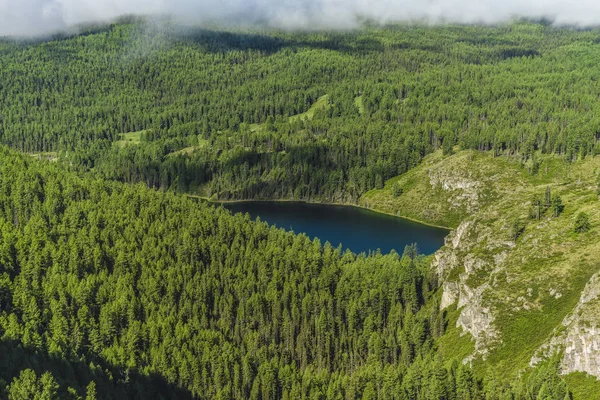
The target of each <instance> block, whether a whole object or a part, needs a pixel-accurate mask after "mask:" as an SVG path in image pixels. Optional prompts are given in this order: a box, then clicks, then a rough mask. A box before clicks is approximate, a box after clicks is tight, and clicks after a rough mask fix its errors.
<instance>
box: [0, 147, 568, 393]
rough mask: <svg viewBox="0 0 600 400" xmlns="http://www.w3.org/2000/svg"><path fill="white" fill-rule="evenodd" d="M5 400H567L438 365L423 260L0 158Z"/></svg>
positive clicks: (548, 388) (438, 323) (0, 340)
mask: <svg viewBox="0 0 600 400" xmlns="http://www.w3.org/2000/svg"><path fill="white" fill-rule="evenodd" d="M0 237H1V238H2V240H1V241H0V244H1V248H0V260H1V264H0V265H1V267H2V268H1V270H0V306H1V307H0V310H1V313H0V347H1V348H2V357H1V358H0V379H1V380H0V388H2V387H4V392H1V393H2V397H7V398H9V399H53V398H70V399H79V398H81V399H84V398H85V399H86V400H91V399H120V398H140V399H142V398H143V399H147V398H201V399H233V398H249V399H264V400H266V399H280V398H281V399H338V398H346V399H376V398H381V399H484V398H485V399H508V398H523V399H525V398H533V397H531V396H542V397H539V398H544V399H546V398H551V399H560V400H563V399H565V398H569V392H568V388H567V386H566V384H565V383H564V381H562V380H561V379H560V378H559V377H558V375H557V368H558V367H557V364H555V363H552V362H549V363H547V364H544V365H542V366H541V367H538V368H536V369H535V370H534V371H532V372H531V373H530V374H528V375H526V376H523V377H522V378H521V379H520V380H518V381H512V382H506V381H503V380H501V379H499V378H498V377H496V376H494V375H489V376H485V377H477V376H475V374H474V373H473V371H472V370H471V368H470V367H469V366H468V365H463V364H462V363H460V362H459V361H458V360H445V359H443V358H442V356H441V355H440V354H439V352H438V351H437V344H436V341H437V339H438V338H439V337H440V336H441V335H442V334H443V333H444V332H445V329H446V327H447V318H446V315H445V313H444V312H441V311H440V309H439V295H438V291H437V289H438V286H439V283H438V281H437V278H436V275H435V273H434V272H432V271H431V270H430V269H429V263H428V261H429V260H428V258H427V257H424V256H421V255H419V254H418V251H417V250H416V247H414V246H408V247H407V248H406V249H405V250H404V253H403V254H402V255H399V254H397V253H395V252H392V253H391V254H389V255H381V254H380V253H374V254H371V255H368V256H367V255H365V254H362V255H355V254H353V253H351V252H349V251H345V252H343V253H342V251H341V250H340V248H332V247H331V245H329V244H328V243H325V244H322V243H320V242H319V240H318V239H315V240H313V241H311V240H309V239H308V238H307V237H306V236H305V235H294V234H293V233H290V232H286V231H284V230H282V229H276V228H270V227H269V226H268V225H267V224H266V223H261V222H255V221H251V220H250V219H249V218H248V216H243V215H241V214H238V215H235V216H232V215H231V214H229V213H228V212H227V211H226V210H224V209H222V208H213V207H212V206H210V205H208V204H206V203H201V202H200V203H199V202H197V201H195V200H192V199H188V198H185V197H181V196H178V195H176V194H174V193H161V192H158V191H155V190H152V189H149V188H147V187H145V186H143V185H141V184H138V185H126V184H122V183H118V182H111V181H107V180H99V179H95V178H94V179H93V178H89V177H83V178H82V177H79V176H77V174H75V173H73V172H67V171H65V170H64V169H63V168H61V167H60V166H58V165H55V164H52V163H48V162H42V161H38V160H34V159H32V158H31V157H28V156H24V155H19V154H15V153H13V152H11V151H9V150H7V149H2V150H0Z"/></svg>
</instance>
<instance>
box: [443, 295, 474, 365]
mask: <svg viewBox="0 0 600 400" xmlns="http://www.w3.org/2000/svg"><path fill="white" fill-rule="evenodd" d="M445 312H446V313H447V315H446V320H447V323H448V325H447V327H446V332H445V333H444V335H443V336H442V337H441V338H439V339H438V341H437V343H438V346H439V352H440V354H441V355H442V357H443V359H444V360H446V361H447V362H448V364H451V363H452V361H453V360H458V361H459V362H462V360H464V359H465V358H466V357H468V356H469V355H470V354H472V353H473V351H474V350H475V343H474V342H473V340H472V339H471V335H469V334H468V333H465V332H463V330H462V328H460V327H457V326H456V321H457V320H458V317H459V315H460V310H457V309H456V304H454V305H452V306H450V307H448V308H447V309H446V310H445Z"/></svg>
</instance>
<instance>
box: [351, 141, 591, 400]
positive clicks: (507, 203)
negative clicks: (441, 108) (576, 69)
mask: <svg viewBox="0 0 600 400" xmlns="http://www.w3.org/2000/svg"><path fill="white" fill-rule="evenodd" d="M539 160H540V161H541V164H540V167H539V170H538V172H537V173H535V174H532V173H531V172H530V171H531V169H532V168H531V163H529V164H525V165H523V164H521V163H520V162H518V161H517V160H513V159H510V158H507V157H496V158H494V157H492V155H491V154H489V153H477V152H470V151H464V152H459V153H458V154H455V155H453V156H450V157H444V156H443V155H442V154H441V153H440V152H437V153H435V154H432V155H430V156H429V157H427V158H426V160H425V162H424V163H423V164H422V165H421V166H419V167H417V168H415V169H413V170H411V171H410V172H408V173H407V174H405V175H402V176H400V177H397V178H394V179H391V180H390V181H388V182H387V183H386V185H385V188H384V189H382V190H375V191H371V192H369V193H367V194H365V196H363V198H362V199H361V203H362V204H363V205H366V206H369V207H371V208H374V209H376V210H381V211H385V212H388V213H392V214H397V215H403V216H408V217H411V218H415V219H420V220H424V221H426V222H429V223H434V224H437V225H445V226H451V227H456V226H458V224H459V223H460V222H461V221H463V220H467V219H469V220H472V221H473V222H474V224H475V225H476V226H477V228H476V231H477V232H479V233H480V235H479V237H476V238H473V239H472V243H471V244H470V246H469V249H468V252H469V256H468V257H471V258H476V259H481V260H483V261H484V262H485V263H487V266H486V267H484V268H481V269H479V270H477V271H476V272H475V273H472V274H470V275H468V285H469V287H471V288H475V287H479V286H480V285H482V284H485V283H488V284H490V285H491V286H492V290H490V291H488V292H487V293H486V295H485V297H484V300H485V302H486V303H487V304H488V305H491V307H492V310H493V313H494V315H495V318H496V319H495V322H494V325H495V326H496V327H497V329H498V330H499V331H500V333H501V337H502V343H501V344H500V345H499V346H497V347H496V348H495V349H494V350H492V351H491V353H490V354H489V358H488V360H487V362H486V363H482V362H477V361H476V363H475V365H476V366H478V367H480V368H493V369H495V370H497V371H499V372H500V373H501V374H502V375H504V376H507V377H508V376H511V374H513V373H515V372H517V371H523V370H526V368H527V365H528V362H529V360H530V359H531V356H532V355H533V352H534V351H535V350H536V349H538V348H539V346H540V345H542V344H543V343H544V342H545V341H546V340H548V339H549V338H550V336H551V334H552V331H553V329H554V328H555V327H558V326H560V325H561V322H562V320H563V318H564V317H565V316H567V315H568V314H569V313H570V312H571V311H572V310H573V308H574V307H575V305H576V304H577V302H578V300H579V297H580V294H581V291H582V290H583V288H584V286H585V284H586V283H587V281H588V280H589V278H590V277H591V276H592V275H593V274H594V273H595V272H598V271H599V270H600V263H599V262H598V261H596V260H600V243H598V241H597V240H596V237H597V232H598V230H599V229H600V201H599V200H598V195H597V194H596V183H595V182H596V176H597V174H598V172H599V171H600V158H599V157H596V158H591V157H588V158H587V159H585V160H583V161H577V162H574V163H566V162H565V161H564V160H563V159H561V158H560V157H557V156H543V157H542V158H539ZM437 181H439V182H440V183H439V184H437V185H432V182H433V183H436V182H437ZM442 182H443V184H446V187H444V186H443V184H442ZM394 185H399V186H400V187H401V188H402V189H403V194H401V195H400V196H398V197H394V196H393V191H392V188H393V187H394ZM548 186H550V187H551V188H552V192H553V194H559V195H560V196H561V197H562V200H563V203H564V204H565V211H564V213H563V214H562V215H561V216H560V217H558V218H551V216H550V213H548V215H547V216H545V217H544V218H542V220H541V221H539V222H538V221H536V220H531V219H528V211H529V206H530V199H531V197H532V196H533V195H534V194H539V195H542V194H543V193H544V192H545V190H546V188H547V187H548ZM579 211H585V212H587V213H588V214H589V215H590V216H591V221H592V231H591V232H589V233H585V234H576V233H574V232H573V223H574V219H575V217H576V215H577V213H578V212H579ZM514 219H521V220H522V221H523V222H524V223H525V224H526V227H525V231H524V233H523V235H522V236H521V238H519V239H518V242H517V243H516V246H515V247H514V248H511V246H509V244H508V243H509V242H510V239H509V234H508V230H509V227H510V223H511V221H513V220H514ZM504 243H506V244H504ZM502 252H505V253H506V259H505V261H504V262H503V263H502V264H501V271H497V270H496V271H494V267H495V262H494V256H497V255H500V254H501V253H502ZM461 256H462V257H465V254H463V255H460V254H459V257H461ZM456 269H457V270H456V271H454V272H453V273H452V274H451V277H450V279H452V276H454V278H456V277H457V276H458V274H461V273H464V267H462V266H459V267H457V268H456ZM551 290H553V291H558V292H560V293H561V297H560V298H559V299H557V298H555V297H553V296H551V295H550V291H551ZM458 312H459V311H454V312H452V310H450V313H449V315H450V320H451V325H450V329H449V332H448V334H447V335H446V337H445V338H444V339H443V340H442V341H441V347H442V352H444V353H446V354H456V355H458V356H460V357H462V356H464V355H465V353H466V352H468V351H470V349H469V346H468V345H465V342H464V337H462V338H461V337H460V328H454V323H455V321H456V318H457V313H458ZM471 349H472V348H471ZM569 382H570V384H571V385H572V386H573V387H574V390H575V393H576V394H577V398H585V396H584V394H585V393H592V392H591V391H598V393H600V384H597V383H593V382H595V380H590V379H583V378H581V377H578V378H569ZM582 396H583V397H582Z"/></svg>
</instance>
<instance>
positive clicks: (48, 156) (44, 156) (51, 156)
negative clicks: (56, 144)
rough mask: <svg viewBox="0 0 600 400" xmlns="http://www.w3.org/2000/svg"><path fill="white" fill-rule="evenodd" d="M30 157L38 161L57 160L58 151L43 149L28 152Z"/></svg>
mask: <svg viewBox="0 0 600 400" xmlns="http://www.w3.org/2000/svg"><path fill="white" fill-rule="evenodd" d="M29 155H30V156H31V157H33V158H35V159H37V160H40V161H51V162H56V161H58V153H57V152H55V151H45V152H41V153H31V154H29Z"/></svg>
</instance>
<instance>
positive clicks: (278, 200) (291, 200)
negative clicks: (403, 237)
mask: <svg viewBox="0 0 600 400" xmlns="http://www.w3.org/2000/svg"><path fill="white" fill-rule="evenodd" d="M184 196H186V197H190V198H195V199H199V200H204V201H206V202H209V203H213V204H236V203H303V204H318V205H324V206H335V207H353V208H358V209H362V210H367V211H371V212H374V213H377V214H382V215H388V216H391V217H395V218H400V219H404V220H406V221H411V222H414V223H417V224H421V225H425V226H429V227H432V228H438V229H444V230H447V231H448V233H450V232H451V231H452V230H454V228H449V227H447V226H442V225H436V224H432V223H429V222H426V221H421V220H418V219H415V218H410V217H405V216H402V215H396V214H392V213H389V212H386V211H381V210H378V209H375V208H371V207H366V206H363V205H360V204H351V203H340V202H324V201H306V200H293V199H270V200H262V199H261V200H249V199H246V200H211V199H210V198H208V197H206V196H199V195H194V194H185V195H184Z"/></svg>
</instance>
